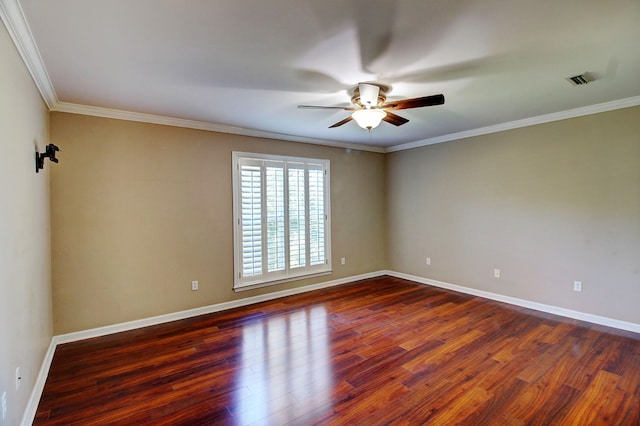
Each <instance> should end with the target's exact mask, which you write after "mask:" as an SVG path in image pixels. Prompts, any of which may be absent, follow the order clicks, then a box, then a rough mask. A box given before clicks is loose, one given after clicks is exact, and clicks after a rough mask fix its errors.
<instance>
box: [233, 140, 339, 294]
mask: <svg viewBox="0 0 640 426" xmlns="http://www.w3.org/2000/svg"><path fill="white" fill-rule="evenodd" d="M233 164H234V176H233V197H234V221H235V226H236V228H235V230H234V245H235V255H234V258H235V272H234V273H235V279H234V288H235V289H241V288H251V287H256V286H261V285H266V284H271V283H277V282H282V281H285V280H290V279H294V278H300V277H303V276H308V275H315V274H320V273H327V272H329V271H330V270H331V262H330V258H331V256H330V243H329V242H330V236H329V234H328V232H329V230H330V229H331V228H330V225H329V221H330V215H329V212H330V208H329V161H328V160H313V159H306V158H294V157H281V156H272V155H262V154H249V153H240V152H234V153H233Z"/></svg>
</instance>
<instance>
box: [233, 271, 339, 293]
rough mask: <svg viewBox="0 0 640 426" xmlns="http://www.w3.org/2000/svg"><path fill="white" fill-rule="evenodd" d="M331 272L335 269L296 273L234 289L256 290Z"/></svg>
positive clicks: (239, 290)
mask: <svg viewBox="0 0 640 426" xmlns="http://www.w3.org/2000/svg"><path fill="white" fill-rule="evenodd" d="M331 273H333V269H328V270H325V271H321V272H313V273H310V274H304V275H296V276H293V277H287V278H282V279H279V280H273V281H265V282H259V283H255V284H246V285H240V286H236V285H234V287H233V291H235V292H236V293H238V292H241V291H246V290H254V289H256V288H262V287H270V286H272V285H278V284H284V283H288V282H291V281H300V280H305V279H307V278H314V277H321V276H324V275H330V274H331Z"/></svg>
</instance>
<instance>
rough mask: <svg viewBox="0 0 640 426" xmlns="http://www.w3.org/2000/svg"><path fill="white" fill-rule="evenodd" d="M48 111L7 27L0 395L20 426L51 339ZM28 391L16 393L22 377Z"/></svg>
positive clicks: (0, 67)
mask: <svg viewBox="0 0 640 426" xmlns="http://www.w3.org/2000/svg"><path fill="white" fill-rule="evenodd" d="M48 142H49V140H48V112H47V109H46V107H45V105H44V102H43V101H42V98H41V97H40V94H39V92H38V90H37V89H36V87H35V85H34V83H33V81H32V80H31V77H30V75H29V73H28V71H27V69H26V68H25V66H24V64H23V62H22V60H21V58H20V56H19V55H18V52H17V51H16V49H15V47H14V45H13V42H12V41H11V38H10V37H9V34H8V33H7V31H6V29H5V27H4V25H3V24H0V395H2V393H4V392H6V395H7V417H6V419H5V421H4V422H2V420H1V419H2V417H0V423H2V424H6V425H17V424H19V423H20V419H21V418H22V415H23V412H24V411H25V407H26V405H27V401H28V399H29V396H30V393H31V389H33V386H34V384H35V380H36V378H37V375H38V371H39V369H40V364H41V363H42V360H43V358H44V355H45V353H46V350H47V347H48V346H49V342H50V341H51V336H52V315H51V273H50V264H51V263H50V250H49V170H48V168H49V167H50V163H49V164H47V166H46V167H47V169H45V170H44V172H40V173H38V174H36V172H35V159H34V158H35V149H36V146H37V147H38V148H39V149H40V151H43V150H44V146H45V145H46V144H47V143H48ZM16 367H20V369H21V373H22V380H21V382H22V383H21V386H20V389H19V390H16V386H15V370H16Z"/></svg>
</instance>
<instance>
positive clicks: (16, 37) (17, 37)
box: [0, 0, 58, 109]
mask: <svg viewBox="0 0 640 426" xmlns="http://www.w3.org/2000/svg"><path fill="white" fill-rule="evenodd" d="M0 18H1V19H2V21H3V22H4V25H5V27H6V28H7V31H8V32H9V36H11V39H12V40H13V44H14V45H15V46H16V49H17V50H18V53H19V54H20V56H21V57H22V61H23V62H24V64H25V65H26V66H27V69H28V70H29V74H31V78H33V81H34V82H35V84H36V86H37V87H38V90H39V91H40V95H41V96H42V99H43V100H44V102H45V103H46V104H47V107H49V109H52V108H53V107H54V106H55V105H56V104H57V103H58V96H57V95H56V92H55V90H54V89H53V84H51V79H50V78H49V74H48V73H47V69H46V68H45V67H44V62H43V61H42V57H41V56H40V51H39V50H38V46H37V45H36V43H35V41H34V39H33V34H31V29H29V25H28V24H27V21H26V19H25V17H24V12H23V11H22V6H20V3H19V2H18V0H0Z"/></svg>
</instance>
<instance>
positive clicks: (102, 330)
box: [21, 271, 386, 426]
mask: <svg viewBox="0 0 640 426" xmlns="http://www.w3.org/2000/svg"><path fill="white" fill-rule="evenodd" d="M385 274H386V272H385V271H377V272H370V273H367V274H361V275H355V276H351V277H347V278H339V279H336V280H331V281H325V282H321V283H318V284H311V285H307V286H304V287H298V288H292V289H289V290H282V291H276V292H273V293H267V294H262V295H259V296H252V297H246V298H244V299H239V300H234V301H231V302H223V303H217V304H215V305H209V306H203V307H201V308H196V309H189V310H186V311H180V312H174V313H171V314H166V315H158V316H155V317H151V318H144V319H141V320H135V321H129V322H124V323H120V324H114V325H108V326H105V327H98V328H92V329H90V330H83V331H78V332H74V333H67V334H60V335H57V336H53V337H52V338H51V344H50V345H49V349H48V350H47V353H46V354H45V357H44V359H43V361H42V364H41V366H40V371H39V372H38V378H37V379H36V383H35V385H34V387H33V390H32V391H31V396H30V397H29V401H28V402H27V408H26V409H25V411H24V413H23V415H22V422H21V425H23V426H28V425H31V424H32V423H33V419H34V418H35V415H36V411H37V409H38V404H39V403H40V397H41V396H42V391H43V390H44V385H45V382H46V381H47V376H48V375H49V369H50V368H51V362H52V361H53V355H54V353H55V350H56V347H57V346H58V345H60V344H63V343H69V342H75V341H78V340H84V339H90V338H92V337H100V336H106V335H108V334H113V333H120V332H122V331H128V330H134V329H136V328H142V327H148V326H150V325H156V324H162V323H165V322H170V321H176V320H181V319H186V318H191V317H196V316H198V315H204V314H210V313H213V312H219V311H224V310H227V309H233V308H239V307H241V306H248V305H253V304H254V303H259V302H266V301H268V300H273V299H279V298H281V297H286V296H292V295H294V294H301V293H306V292H309V291H313V290H319V289H322V288H328V287H334V286H337V285H341V284H347V283H350V282H353V281H359V280H365V279H370V278H375V277H379V276H381V275H385Z"/></svg>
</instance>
